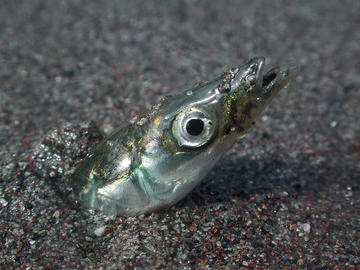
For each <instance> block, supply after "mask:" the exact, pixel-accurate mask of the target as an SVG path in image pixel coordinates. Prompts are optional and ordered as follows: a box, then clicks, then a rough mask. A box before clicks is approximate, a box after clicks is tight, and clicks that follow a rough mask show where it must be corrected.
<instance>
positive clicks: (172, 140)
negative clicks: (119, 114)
mask: <svg viewBox="0 0 360 270" xmlns="http://www.w3.org/2000/svg"><path fill="white" fill-rule="evenodd" d="M264 64H265V58H264V57H256V58H252V59H250V60H249V61H248V62H247V63H246V64H243V65H240V66H238V67H236V68H231V69H229V70H228V71H226V72H224V73H223V74H221V75H220V76H217V77H216V78H215V79H213V80H210V81H208V82H205V83H202V84H199V85H197V86H196V87H194V88H193V89H190V90H186V91H184V92H182V93H179V94H176V95H174V96H170V97H167V98H165V99H163V100H162V101H161V102H160V103H158V104H156V105H155V106H154V107H153V108H151V109H150V110H148V111H147V112H145V113H142V114H139V115H137V116H135V117H134V118H133V119H131V120H130V121H129V122H128V123H126V124H124V125H123V126H121V127H120V128H118V129H117V130H115V131H114V132H113V133H111V134H110V135H109V136H108V137H107V138H105V139H104V140H103V141H101V142H100V143H99V144H98V145H96V146H95V147H94V148H93V149H91V151H90V152H89V153H88V155H87V156H86V157H85V158H84V159H83V160H82V161H81V162H80V163H79V165H78V166H77V168H76V169H75V171H74V172H73V173H72V174H71V176H70V178H69V184H70V186H71V189H72V192H73V195H74V197H75V200H76V201H77V202H79V203H80V204H81V205H82V207H83V208H84V209H88V210H93V211H95V212H99V213H102V214H105V215H124V216H136V215H140V214H146V213H151V212H153V211H157V210H160V209H163V208H166V207H169V206H171V205H174V204H176V203H177V202H179V201H180V200H181V199H182V198H184V197H185V196H186V195H187V194H189V193H190V192H191V191H192V190H193V189H194V188H195V186H197V185H198V184H199V182H201V181H202V179H203V178H204V177H205V176H206V175H207V173H208V172H209V171H210V170H211V169H212V168H213V167H214V165H215V164H216V163H217V162H218V161H219V159H220V158H221V157H222V156H223V155H224V153H226V152H227V151H228V150H229V149H230V148H232V147H233V145H234V144H235V143H236V142H237V141H239V140H240V138H242V137H244V136H245V134H246V133H247V132H248V131H249V130H250V129H251V128H252V127H253V126H254V125H255V121H256V120H257V119H258V117H259V115H261V113H262V112H263V111H264V109H265V108H266V107H267V106H268V104H269V103H270V101H271V100H272V99H273V98H274V97H275V96H276V95H277V94H278V93H279V91H280V90H281V89H283V88H285V86H287V85H288V83H289V82H290V81H291V80H292V79H293V78H294V76H295V74H296V69H297V68H296V66H294V65H282V66H279V67H274V68H272V69H270V70H269V71H268V72H266V73H265V72H264Z"/></svg>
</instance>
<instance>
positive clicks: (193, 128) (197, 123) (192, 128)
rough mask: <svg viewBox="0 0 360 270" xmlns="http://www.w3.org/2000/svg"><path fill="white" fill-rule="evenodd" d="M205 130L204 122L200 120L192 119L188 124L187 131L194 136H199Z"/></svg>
mask: <svg viewBox="0 0 360 270" xmlns="http://www.w3.org/2000/svg"><path fill="white" fill-rule="evenodd" d="M203 129H204V122H203V121H202V120H200V119H191V120H190V121H189V122H187V124H186V131H187V132H188V133H189V134H190V135H192V136H198V135H200V134H201V132H202V131H203Z"/></svg>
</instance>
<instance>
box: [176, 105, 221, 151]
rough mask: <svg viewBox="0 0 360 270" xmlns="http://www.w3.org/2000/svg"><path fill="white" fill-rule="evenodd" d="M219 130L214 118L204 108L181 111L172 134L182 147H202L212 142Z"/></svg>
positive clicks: (190, 108)
mask: <svg viewBox="0 0 360 270" xmlns="http://www.w3.org/2000/svg"><path fill="white" fill-rule="evenodd" d="M216 130H217V125H216V119H215V118H214V116H213V115H212V114H211V113H209V112H207V111H206V110H204V109H202V108H197V107H189V108H186V109H184V110H183V111H181V112H180V113H179V114H178V115H177V116H176V117H175V119H174V121H173V123H172V134H173V136H174V138H175V139H176V140H177V142H178V145H179V146H182V147H192V148H194V147H201V146H204V145H205V144H207V143H208V142H210V141H211V139H212V138H214V135H215V133H216Z"/></svg>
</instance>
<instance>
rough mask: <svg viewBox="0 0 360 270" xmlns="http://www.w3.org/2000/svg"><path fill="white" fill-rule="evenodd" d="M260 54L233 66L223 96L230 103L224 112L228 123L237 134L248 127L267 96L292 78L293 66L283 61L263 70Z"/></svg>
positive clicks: (278, 89)
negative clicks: (226, 113)
mask: <svg viewBox="0 0 360 270" xmlns="http://www.w3.org/2000/svg"><path fill="white" fill-rule="evenodd" d="M264 63H265V58H264V57H258V58H253V59H251V60H250V61H249V62H248V63H247V64H245V65H243V66H241V67H239V68H237V69H235V75H233V76H232V77H233V79H232V80H231V83H230V92H229V94H228V95H227V96H226V97H225V98H224V99H225V104H228V106H231V107H232V109H231V110H230V109H228V110H227V112H228V116H229V117H230V118H231V119H232V120H233V121H232V123H231V124H232V127H233V130H236V131H237V132H238V133H239V134H240V135H242V134H245V133H246V132H247V131H248V130H249V129H251V128H252V127H253V126H254V124H255V121H256V120H257V118H258V117H259V116H260V114H261V113H262V112H263V111H264V110H265V109H266V107H267V106H268V105H269V103H270V102H271V100H272V99H273V98H274V97H275V96H276V95H277V94H278V93H279V92H280V90H281V89H283V88H285V87H286V85H287V84H288V83H289V82H290V81H291V80H292V79H293V78H294V76H295V74H296V70H297V67H296V66H294V65H283V66H280V67H274V68H272V69H270V70H269V71H268V72H267V73H265V74H264V66H265V65H264Z"/></svg>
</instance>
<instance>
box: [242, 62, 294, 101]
mask: <svg viewBox="0 0 360 270" xmlns="http://www.w3.org/2000/svg"><path fill="white" fill-rule="evenodd" d="M248 66H249V69H248V72H247V73H248V75H247V78H248V79H250V85H253V86H254V87H252V88H251V89H252V90H253V91H254V92H255V93H256V94H258V95H261V96H264V97H267V98H272V97H274V96H275V95H276V94H277V93H278V92H279V91H280V90H281V89H282V88H284V87H285V86H286V85H287V84H288V83H289V82H290V81H291V80H292V79H293V78H294V76H295V73H296V71H297V66H295V65H282V66H279V67H274V68H272V69H270V70H269V71H268V72H266V73H265V74H264V68H265V58H264V57H257V58H253V59H251V60H250V61H249V63H248ZM251 80H255V81H253V82H251Z"/></svg>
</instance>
